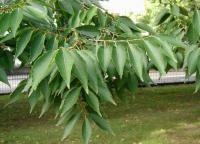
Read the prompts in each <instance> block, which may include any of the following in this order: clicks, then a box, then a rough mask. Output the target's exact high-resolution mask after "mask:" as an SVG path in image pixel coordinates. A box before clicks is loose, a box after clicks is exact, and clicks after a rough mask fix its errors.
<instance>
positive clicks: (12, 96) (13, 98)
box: [6, 80, 26, 106]
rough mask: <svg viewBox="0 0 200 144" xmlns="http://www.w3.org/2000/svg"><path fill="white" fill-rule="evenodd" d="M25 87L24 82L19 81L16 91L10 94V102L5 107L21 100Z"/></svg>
mask: <svg viewBox="0 0 200 144" xmlns="http://www.w3.org/2000/svg"><path fill="white" fill-rule="evenodd" d="M25 85H26V80H23V81H21V82H20V83H19V84H18V85H17V87H16V89H15V90H14V91H13V92H12V93H11V94H10V100H9V102H8V104H7V105H9V104H12V103H15V102H16V101H17V100H19V99H20V98H21V96H22V90H23V89H24V87H25ZM7 105H6V106H7Z"/></svg>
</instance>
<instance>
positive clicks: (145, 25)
mask: <svg viewBox="0 0 200 144" xmlns="http://www.w3.org/2000/svg"><path fill="white" fill-rule="evenodd" d="M136 26H137V27H139V28H140V29H142V30H144V31H147V32H149V33H150V34H155V33H156V32H155V31H154V30H153V28H152V27H150V26H149V25H147V24H145V23H137V24H136Z"/></svg>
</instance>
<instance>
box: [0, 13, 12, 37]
mask: <svg viewBox="0 0 200 144" xmlns="http://www.w3.org/2000/svg"><path fill="white" fill-rule="evenodd" d="M9 26H10V13H7V14H4V15H3V17H2V18H1V19H0V34H4V33H5V32H6V31H7V30H8V28H9Z"/></svg>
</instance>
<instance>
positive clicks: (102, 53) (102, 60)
mask: <svg viewBox="0 0 200 144" xmlns="http://www.w3.org/2000/svg"><path fill="white" fill-rule="evenodd" d="M112 50H113V47H112V46H110V45H106V46H105V47H103V46H101V47H99V49H98V52H97V56H98V60H99V64H100V66H101V68H102V69H103V71H104V72H105V73H106V72H107V68H108V66H109V64H110V61H111V59H112Z"/></svg>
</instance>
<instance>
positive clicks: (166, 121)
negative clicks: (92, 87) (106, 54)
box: [0, 85, 200, 144]
mask: <svg viewBox="0 0 200 144" xmlns="http://www.w3.org/2000/svg"><path fill="white" fill-rule="evenodd" d="M193 91H194V86H193V85H176V86H161V87H153V88H139V89H138V92H137V94H136V96H135V97H134V98H133V97H130V98H129V99H128V102H126V104H125V103H122V102H118V106H111V105H105V106H104V111H105V112H106V117H107V118H108V121H109V122H110V124H111V126H112V128H113V130H114V132H115V134H116V136H112V135H110V134H108V133H103V132H102V130H100V129H98V128H97V127H96V126H95V125H92V127H93V135H92V140H91V144H200V93H197V94H193ZM125 95H126V94H125ZM7 99H8V97H7V96H5V97H0V144H81V138H80V132H81V124H78V126H77V127H76V128H75V129H74V131H73V133H72V135H71V136H70V137H69V138H68V139H66V140H65V141H64V142H60V138H61V136H62V132H63V127H57V126H55V123H56V120H55V119H54V114H53V112H49V113H48V114H46V115H45V116H44V117H42V118H41V119H38V116H39V112H40V109H39V108H38V109H36V110H35V111H34V112H33V114H31V115H30V114H29V105H28V104H27V102H25V101H24V100H21V101H19V102H18V103H16V104H13V105H11V106H9V107H8V108H6V109H1V108H2V107H3V105H4V104H5V103H6V102H7Z"/></svg>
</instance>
